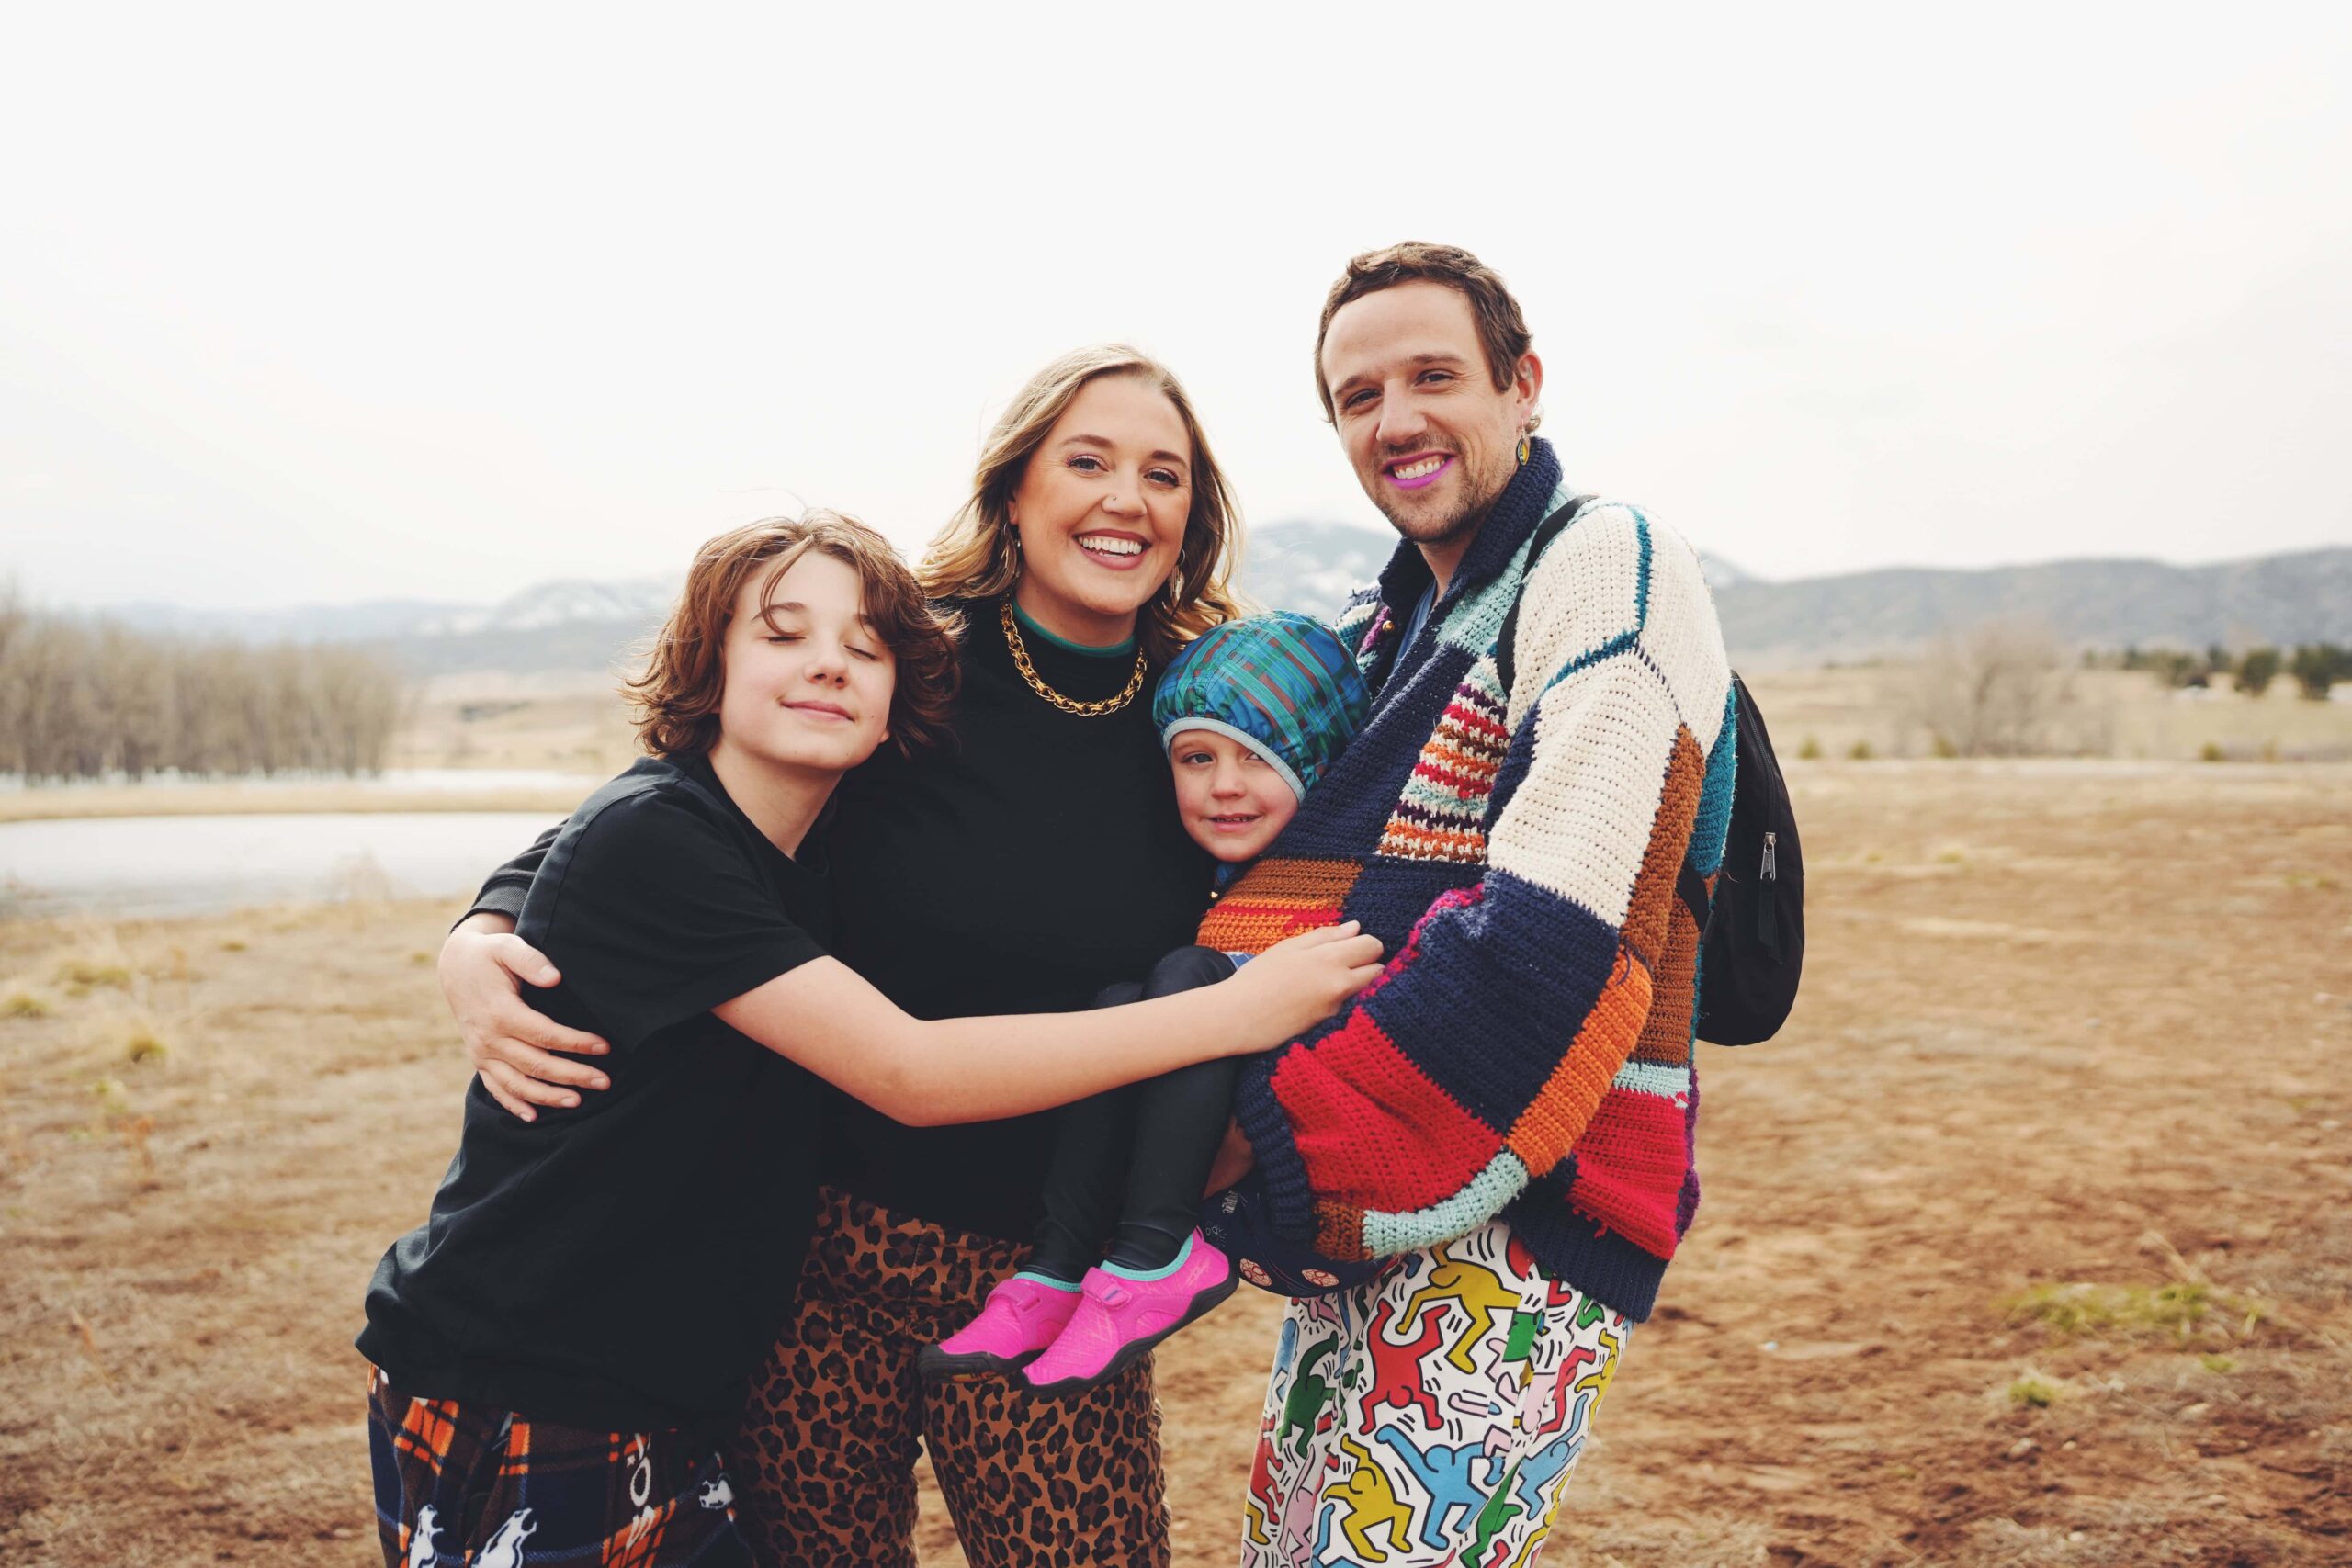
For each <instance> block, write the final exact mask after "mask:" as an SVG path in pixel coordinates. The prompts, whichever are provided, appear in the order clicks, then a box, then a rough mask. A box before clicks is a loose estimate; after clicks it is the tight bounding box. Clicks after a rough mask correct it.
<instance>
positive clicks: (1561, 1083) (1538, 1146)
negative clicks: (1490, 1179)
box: [1508, 947, 1650, 1176]
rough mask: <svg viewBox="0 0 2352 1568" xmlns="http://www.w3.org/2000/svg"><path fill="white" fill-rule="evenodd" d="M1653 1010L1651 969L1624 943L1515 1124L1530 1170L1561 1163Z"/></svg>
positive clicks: (1515, 1138) (1513, 1133)
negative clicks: (1571, 1038) (1565, 1050)
mask: <svg viewBox="0 0 2352 1568" xmlns="http://www.w3.org/2000/svg"><path fill="white" fill-rule="evenodd" d="M1649 1011H1650V975H1649V971H1648V970H1646V969H1645V968H1643V967H1642V966H1641V965H1640V964H1637V963H1635V962H1634V958H1633V956H1632V955H1631V954H1629V953H1626V952H1625V950H1624V949H1623V948H1622V947H1621V948H1619V949H1618V950H1617V962H1616V964H1615V965H1614V966H1612V967H1611V969H1610V971H1609V983H1608V984H1607V985H1605V986H1603V987H1601V988H1600V999H1599V1000H1597V1001H1595V1002H1594V1003H1593V1004H1592V1010H1591V1011H1590V1012H1589V1013H1587V1014H1585V1020H1584V1026H1583V1027H1582V1028H1581V1029H1578V1030H1577V1037H1576V1043H1574V1044H1572V1045H1570V1046H1569V1047H1568V1053H1567V1055H1566V1056H1563V1057H1562V1058H1561V1059H1560V1065H1559V1066H1556V1067H1555V1068H1553V1069H1552V1076H1551V1077H1550V1078H1549V1079H1547V1080H1546V1081H1545V1082H1544V1087H1543V1089H1541V1090H1539V1091H1538V1092H1537V1094H1536V1096H1535V1102H1534V1103H1533V1104H1532V1105H1530V1106H1529V1107H1528V1108H1527V1109H1526V1110H1525V1111H1521V1112H1520V1117H1519V1121H1518V1122H1516V1123H1515V1124H1514V1125H1513V1126H1512V1127H1511V1130H1510V1139H1509V1140H1508V1141H1509V1143H1510V1151H1511V1153H1513V1154H1515V1155H1517V1156H1519V1159H1520V1163H1521V1165H1524V1166H1525V1167H1527V1169H1528V1172H1529V1174H1530V1175H1533V1176H1541V1175H1543V1174H1544V1172H1545V1171H1547V1170H1549V1169H1551V1168H1553V1167H1554V1166H1555V1165H1557V1164H1559V1163H1560V1157H1561V1156H1563V1155H1566V1153H1567V1152H1568V1148H1569V1145H1572V1144H1574V1143H1575V1142H1576V1141H1577V1139H1578V1138H1579V1137H1581V1136H1583V1135H1584V1129H1585V1124H1586V1123H1587V1122H1590V1121H1591V1120H1592V1112H1593V1108H1594V1107H1595V1106H1597V1105H1599V1104H1600V1097H1601V1096H1602V1095H1603V1094H1605V1093H1607V1092H1608V1090H1609V1083H1610V1080H1611V1079H1612V1078H1614V1077H1616V1076H1617V1069H1618V1068H1620V1067H1622V1066H1624V1065H1625V1057H1626V1055H1627V1054H1628V1053H1629V1052H1631V1051H1632V1050H1633V1047H1634V1040H1635V1039H1636V1038H1637V1037H1638V1036H1639V1035H1640V1033H1641V1030H1642V1021H1643V1020H1644V1019H1645V1018H1647V1017H1648V1016H1649Z"/></svg>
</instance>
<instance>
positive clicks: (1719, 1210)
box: [0, 763, 2352, 1568]
mask: <svg viewBox="0 0 2352 1568" xmlns="http://www.w3.org/2000/svg"><path fill="white" fill-rule="evenodd" d="M1795 784H1796V788H1797V791H1798V795H1799V802H1800V807H1801V809H1802V812H1803V820H1804V825H1805V842H1806V847H1807V850H1808V852H1809V857H1810V858H1809V862H1808V867H1807V869H1808V871H1809V873H1810V895H1811V897H1810V901H1809V907H1810V917H1809V918H1810V924H1811V944H1812V945H1811V953H1810V963H1809V967H1808V981H1807V987H1806V991H1805V996H1804V1000H1803V1002H1802V1004H1801V1006H1800V1009H1799V1011H1798V1014H1797V1016H1796V1017H1795V1019H1794V1020H1792V1022H1791V1025H1790V1027H1789V1029H1788V1031H1787V1032H1786V1033H1785V1034H1784V1035H1783V1037H1782V1038H1781V1040H1780V1041H1778V1042H1776V1043H1772V1044H1770V1045H1768V1046H1762V1047H1758V1048H1755V1049H1752V1050H1749V1051H1747V1052H1745V1053H1739V1054H1734V1053H1727V1052H1723V1051H1718V1050H1714V1049H1713V1048H1708V1049H1706V1050H1705V1051H1704V1054H1703V1060H1702V1078H1703V1084H1704V1093H1705V1097H1706V1098H1705V1109H1704V1113H1703V1118H1702V1129H1701V1133H1702V1136H1701V1165H1702V1174H1703V1176H1704V1179H1705V1180H1706V1184H1707V1201H1706V1204H1705V1207H1704V1209H1703V1210H1702V1213H1701V1215H1700V1219H1699V1224H1698V1226H1697V1228H1696V1230H1695V1231H1694V1233H1693V1234H1692V1235H1691V1240H1690V1242H1689V1244H1688V1246H1687V1247H1685V1248H1684V1250H1683V1253H1682V1256H1681V1257H1680V1258H1679V1260H1678V1261H1677V1262H1676V1264H1675V1267H1674V1269H1673V1270H1672V1271H1671V1272H1670V1273H1669V1274H1668V1279H1667V1286H1666V1292H1665V1296H1664V1302H1663V1304H1662V1305H1661V1307H1660V1310H1659V1312H1658V1314H1657V1316H1656V1317H1654V1318H1653V1319H1652V1320H1651V1321H1650V1323H1649V1324H1648V1325H1645V1327H1643V1328H1642V1329H1641V1330H1640V1331H1639V1332H1638V1333H1637V1334H1636V1336H1635V1337H1634V1341H1633V1345H1632V1348H1631V1350H1630V1351H1629V1353H1628V1359H1627V1360H1626V1363H1625V1368H1624V1371H1623V1375H1622V1376H1621V1377H1620V1378H1619V1379H1618V1381H1617V1382H1616V1384H1615V1387H1614V1391H1613V1392H1612V1393H1611V1397H1610V1402H1609V1406H1608V1409H1607V1410H1606V1411H1605V1412H1604V1413H1603V1415H1602V1417H1601V1421H1600V1441H1599V1442H1598V1443H1597V1444H1596V1446H1595V1447H1594V1448H1593V1449H1592V1450H1590V1452H1589V1457H1588V1458H1587V1459H1586V1460H1585V1461H1584V1464H1583V1466H1582V1469H1581V1470H1580V1472H1579V1474H1578V1477H1577V1483H1576V1487H1575V1489H1574V1490H1573V1492H1572V1493H1571V1494H1570V1507H1571V1509H1572V1511H1573V1516H1574V1517H1572V1519H1571V1520H1569V1521H1568V1522H1567V1523H1566V1525H1564V1527H1563V1528H1562V1529H1561V1530H1560V1531H1559V1532H1558V1533H1557V1534H1556V1535H1555V1538H1554V1541H1555V1544H1554V1546H1553V1548H1552V1550H1551V1551H1550V1552H1549V1553H1548V1554H1547V1556H1546V1558H1545V1561H1546V1562H1561V1563H1567V1562H1577V1563H1600V1564H1607V1563H1620V1564H1643V1565H1650V1564H1657V1565H1668V1564H1675V1565H1683V1564H1694V1565H1706V1564H1732V1563H1738V1564H1783V1565H1794V1564H1814V1563H1841V1564H1842V1563H1910V1562H1921V1563H1970V1564H2040V1563H2052V1564H2057V1563H2081V1564H2143V1563H2146V1564H2154V1563H2176V1562H2177V1563H2248V1564H2254V1563H2321V1562H2346V1561H2352V1209H2347V1205H2346V1199H2347V1197H2352V1133H2347V1130H2346V1129H2347V1125H2352V1075H2347V1073H2346V1068H2345V1066H2344V1064H2345V1061H2346V1056H2345V1053H2346V1049H2347V1047H2352V770H2346V769H2343V768H2336V767H2326V768H2321V767H2311V768H2257V767H2235V766H2215V767H2202V768H2200V767H2198V766H2195V765H2193V764H2192V765H2184V766H2175V765H2162V766H2158V765H2145V764H2143V765H2137V766H2134V765H2129V764H2009V765H1972V764H1959V763H1940V764H1935V763H1917V764H1897V763H1859V764H1836V763H1828V764H1817V765H1813V766H1807V767H1802V768H1800V769H1799V770H1798V771H1797V772H1796V773H1795ZM446 917H447V911H446V910H445V909H443V908H438V907H426V906H419V905H390V906H353V907H345V908H327V909H322V910H314V911H309V912H295V911H275V912H271V913H267V914H260V915H244V916H223V917H217V918H211V919H198V920H188V921H182V922H171V923H158V924H143V925H123V926H120V927H106V926H96V925H85V926H64V925H57V924H30V923H19V924H16V925H10V926H0V1562H6V1563H8V1564H11V1565H17V1564H22V1565H26V1568H34V1565H44V1564H52V1563H54V1564H66V1563H71V1564H74V1565H77V1568H79V1565H84V1564H94V1563H99V1564H109V1565H121V1568H141V1565H145V1564H175V1565H176V1564H183V1563H195V1562H268V1563H287V1562H302V1563H341V1564H352V1565H356V1564H361V1563H366V1562H373V1561H376V1554H375V1548H374V1546H373V1542H372V1539H371V1537H372V1531H371V1529H370V1528H369V1524H368V1501H367V1485H368V1482H367V1462H366V1442H365V1436H364V1432H363V1428H362V1424H361V1419H360V1413H361V1404H360V1400H361V1378H362V1372H361V1370H360V1367H359V1364H358V1362H357V1361H356V1358H355V1357H354V1356H353V1354H352V1352H351V1351H350V1349H349V1348H348V1346H349V1340H350V1336H351V1334H352V1333H353V1331H354V1330H355V1329H356V1311H357V1304H358V1298H359V1292H360V1287H361V1285H362V1283H363V1282H364V1280H365V1279H366V1277H367V1274H368V1269H369V1267H370V1266H371V1265H372V1263H373V1262H374V1260H375V1258H376V1257H377V1255H378V1253H379V1252H380V1250H381V1249H382V1247H384V1245H385V1243H386V1242H387V1241H388V1240H389V1239H390V1237H391V1236H392V1235H394V1234H396V1233H397V1232H399V1231H401V1229H403V1228H405V1227H406V1226H407V1225H409V1224H413V1222H414V1221H415V1219H416V1218H417V1217H418V1216H419V1215H420V1214H421V1213H422V1212H423V1208H424V1201H425V1197H426V1195H427V1193H428V1192H429V1191H430V1190H431V1188H432V1185H433V1183H434V1181H435V1179H437V1177H438V1175H439V1173H440V1170H441V1168H442V1166H443V1164H444V1162H445V1161H446V1159H447V1155H448V1151H449V1148H450V1146H451V1143H452V1140H453V1139H454V1136H455V1133H456V1125H457V1117H456V1111H457V1103H458V1092H459V1089H460V1087H461V1085H462V1083H463V1081H464V1077H465V1073H464V1068H463V1065H462V1063H461V1061H460V1060H459V1059H458V1055H457V1053H456V1051H455V1048H454V1046H453V1045H452V1043H451V1042H450V1038H449V1031H448V1028H447V1024H446V1022H445V1021H444V1020H443V1019H442V1016H441V1013H440V1009H439V1004H438V1001H437V998H436V991H435V986H434V982H433V977H432V972H431V968H430V964H429V962H428V960H427V957H426V955H427V954H428V953H429V952H430V950H431V949H432V948H433V947H434V946H435V944H436V943H437V942H438V939H439V933H440V931H441V928H442V924H443V921H444V919H446ZM74 964H79V965H80V966H81V967H80V970H79V973H80V975H81V976H83V977H82V978H81V979H79V980H77V979H76V978H75V977H74V975H75V971H74V969H73V968H72V967H71V966H72V965H74ZM118 968H119V970H121V971H122V972H123V973H121V974H120V975H119V976H118V975H117V974H116V973H115V971H116V970H117V969H118ZM76 990H82V991H84V992H85V994H83V995H79V996H76V995H74V992H75V991H76ZM20 996H21V997H22V998H24V1000H23V1001H22V1002H21V1003H19V1002H18V1001H17V998H18V997H20ZM19 1007H21V1008H23V1009H25V1010H30V1011H39V1010H42V1009H47V1010H49V1015H48V1016H36V1017H17V1016H9V1015H10V1014H11V1012H12V1011H14V1010H17V1008H19ZM142 1032H144V1033H146V1034H148V1035H151V1036H152V1037H153V1038H154V1039H156V1040H158V1041H160V1043H162V1045H163V1046H164V1055H161V1056H154V1055H150V1056H149V1058H148V1059H147V1060H144V1061H141V1062H137V1063H133V1062H131V1061H130V1060H128V1057H129V1055H130V1053H131V1051H132V1049H133V1042H134V1041H135V1040H136V1039H137V1038H138V1037H139V1036H140V1035H141V1033H142ZM102 1084H103V1085H104V1087H98V1086H100V1085H102ZM141 1119H152V1127H151V1128H150V1130H149V1131H147V1132H146V1133H145V1134H144V1136H143V1141H142V1138H141V1133H140V1129H141V1125H142V1121H141ZM142 1146H143V1149H144V1154H143V1155H142V1153H141V1148H142ZM147 1160H152V1169H151V1168H150V1167H149V1165H148V1164H146V1163H145V1162H146V1161H147ZM2075 1281H2080V1282H2089V1283H2099V1284H2110V1285H2140V1286H2156V1285H2163V1284H2165V1283H2168V1282H2181V1281H2188V1282H2194V1283H2201V1284H2202V1285H2203V1286H2205V1287H2206V1288H2207V1290H2208V1292H2209V1300H2211V1301H2212V1302H2214V1303H2217V1306H2216V1309H2215V1310H2214V1311H2213V1312H2212V1313H2211V1315H2209V1316H2208V1317H2207V1318H2206V1319H2205V1320H2204V1321H2203V1322H2202V1323H2200V1324H2199V1325H2195V1326H2194V1327H2193V1328H2192V1329H2191V1330H2190V1331H2189V1332H2188V1335H2187V1337H2186V1338H2185V1340H2184V1339H2183V1338H2182V1337H2179V1336H2177V1335H2176V1334H2174V1333H2173V1332H2171V1331H2169V1330H2165V1329H2163V1328H2150V1329H2146V1330H2142V1331H2136V1332H2135V1331H2131V1330H2127V1329H2109V1330H2106V1331H2103V1332H2099V1333H2094V1334H2088V1335H2085V1336H2082V1337H2074V1338H2066V1337H2059V1336H2057V1335H2055V1334H2053V1333H2052V1330H2051V1329H2050V1328H2049V1327H2047V1326H2046V1325H2042V1324H2041V1323H2038V1322H2034V1321H2031V1320H2021V1319H2018V1318H2016V1317H2013V1316H2012V1315H2011V1314H2009V1313H2008V1312H2007V1310H2006V1309H2005V1305H2004V1303H2005V1302H2006V1301H2007V1299H2008V1298H2010V1297H2011V1296H2013V1295H2014V1294H2015V1293H2016V1292H2020V1291H2023V1290H2025V1289H2026V1288H2028V1287H2030V1286H2032V1285H2036V1284H2048V1283H2063V1282H2075ZM1244 1296H1245V1298H1246V1299H1237V1302H1236V1303H1234V1304H1232V1305H1229V1306H1227V1307H1226V1308H1224V1309H1222V1310H1221V1311H1220V1312H1219V1313H1218V1314H1216V1316H1215V1317H1213V1318H1212V1319H1210V1320H1209V1321H1208V1322H1207V1323H1206V1324H1204V1325H1202V1326H1201V1327H1199V1328H1197V1329H1195V1330H1193V1331H1192V1332H1190V1333H1188V1334H1186V1335H1184V1336H1182V1337H1179V1339H1178V1340H1176V1341H1175V1342H1173V1343H1172V1344H1171V1346H1170V1348H1169V1349H1168V1350H1167V1351H1166V1352H1165V1353H1164V1355H1163V1356H1162V1358H1161V1372H1160V1386H1161V1391H1162V1398H1163V1403H1164V1405H1165V1408H1166V1423H1167V1425H1166V1436H1167V1442H1168V1450H1169V1454H1170V1492H1171V1501H1172V1506H1173V1509H1174V1514H1175V1518H1176V1525H1177V1537H1176V1539H1177V1540H1178V1542H1179V1543H1180V1552H1179V1559H1180V1561H1181V1562H1185V1563H1201V1564H1208V1563H1220V1562H1230V1561H1231V1560H1232V1542H1233V1540H1234V1532H1235V1530H1236V1529H1237V1528H1238V1503H1237V1499H1238V1497H1239V1495H1240V1494H1241V1490H1242V1481H1243V1476H1244V1473H1245V1470H1246V1467H1247V1465H1248V1462H1249V1456H1250V1445H1251V1442H1252V1440H1253V1436H1254V1433H1255V1430H1256V1426H1257V1404H1258V1398H1259V1393H1260V1388H1261V1376H1262V1371H1263V1361H1264V1359H1265V1355H1266V1351H1267V1347H1268V1346H1269V1344H1270V1343H1271V1341H1272V1325H1273V1322H1274V1320H1275V1316H1276V1303H1274V1302H1273V1301H1272V1299H1271V1298H1267V1297H1262V1296H1259V1295H1256V1294H1255V1293H1254V1292H1244ZM2250 1319H2252V1320H2253V1321H2252V1325H2251V1326H2250V1327H2249V1326H2248V1322H2249V1320H2250ZM2029 1375H2033V1376H2038V1377H2039V1378H2041V1379H2042V1380H2046V1382H2047V1383H2048V1384H2049V1385H2051V1386H2052V1388H2053V1389H2054V1391H2055V1402H2054V1403H2053V1404H2050V1405H2049V1406H2047V1407H2046V1408H2037V1407H2031V1406H2028V1405H2024V1404H2016V1403H2013V1402H2012V1399H2011V1393H2010V1391H2011V1388H2012V1385H2013V1384H2016V1383H2018V1382H2019V1381H2020V1380H2021V1379H2025V1378H2027V1377H2028V1376H2029ZM926 1506H927V1513H926V1517H925V1520H924V1524H923V1527H922V1531H923V1533H922V1542H923V1545H924V1548H925V1561H926V1562H934V1563H953V1562H956V1561H957V1554H956V1551H955V1550H954V1547H953V1543H952V1537H951V1536H950V1534H949V1533H948V1532H947V1531H946V1529H945V1521H944V1514H943V1512H942V1511H941V1510H940V1508H939V1506H938V1505H937V1501H936V1498H935V1496H933V1498H931V1499H929V1500H927V1505H926Z"/></svg>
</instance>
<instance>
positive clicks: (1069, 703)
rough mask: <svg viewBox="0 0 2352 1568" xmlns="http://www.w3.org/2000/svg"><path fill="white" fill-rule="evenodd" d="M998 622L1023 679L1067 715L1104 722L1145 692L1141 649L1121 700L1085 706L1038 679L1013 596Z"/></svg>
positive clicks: (1000, 608) (1107, 699)
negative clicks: (1017, 620) (1016, 619)
mask: <svg viewBox="0 0 2352 1568" xmlns="http://www.w3.org/2000/svg"><path fill="white" fill-rule="evenodd" d="M997 619H998V620H999V621H1001V622H1002V623H1003V626H1004V646H1005V647H1007V648H1009V649H1012V667H1013V668H1014V669H1015V670H1018V671H1021V678H1022V679H1023V680H1024V681H1026V682H1029V689H1030V690H1031V691H1033V692H1035V693H1036V694H1038V695H1039V696H1041V697H1043V698H1045V699H1046V701H1047V702H1049V703H1051V704H1053V705H1055V706H1056V707H1057V708H1059V709H1061V710H1062V712H1064V713H1074V714H1076V715H1078V716H1079V717H1080V718H1101V717H1103V716H1104V715H1106V714H1114V713H1116V712H1118V711H1119V710H1120V709H1121V708H1123V707H1125V706H1126V705H1128V704H1129V703H1131V702H1134V701H1135V700H1136V693H1137V692H1140V691H1142V690H1143V669H1144V663H1143V649H1141V648H1137V649H1136V672H1135V673H1134V674H1133V675H1130V676H1128V677H1127V686H1126V690H1125V691H1123V692H1121V693H1120V694H1118V695H1117V696H1115V697H1104V698H1103V700H1102V701H1101V702H1095V703H1082V702H1080V701H1079V700H1078V699H1077V698H1076V697H1066V696H1063V695H1062V694H1060V693H1059V692H1057V691H1055V690H1054V689H1053V688H1052V687H1051V686H1048V685H1046V682H1044V681H1043V680H1042V679H1040V678H1039V677H1038V674H1037V667H1036V666H1035V665H1034V664H1032V663H1030V662H1029V649H1027V648H1025V647H1023V645H1022V641H1021V628H1020V627H1019V626H1015V625H1014V624H1013V621H1012V596H1011V595H1010V594H1008V595H1007V596H1006V597H1005V598H1004V599H1003V600H1002V601H1001V603H1000V604H998V605H997Z"/></svg>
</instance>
